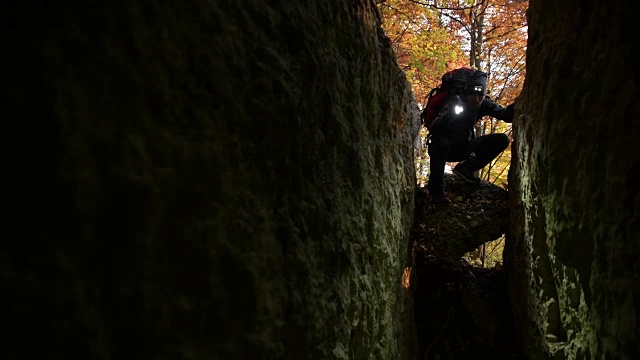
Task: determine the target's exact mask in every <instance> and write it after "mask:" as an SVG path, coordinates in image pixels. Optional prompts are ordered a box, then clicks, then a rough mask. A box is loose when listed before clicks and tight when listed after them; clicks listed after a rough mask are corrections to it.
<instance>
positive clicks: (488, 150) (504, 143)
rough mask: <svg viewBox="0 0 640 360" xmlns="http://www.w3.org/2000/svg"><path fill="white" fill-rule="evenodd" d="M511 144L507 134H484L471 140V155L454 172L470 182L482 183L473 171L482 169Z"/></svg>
mask: <svg viewBox="0 0 640 360" xmlns="http://www.w3.org/2000/svg"><path fill="white" fill-rule="evenodd" d="M508 146H509V137H508V136H507V135H505V134H489V135H483V136H480V137H478V138H476V139H474V140H473V141H472V142H471V156H470V157H469V158H468V159H467V160H465V161H463V162H461V163H459V164H458V165H456V167H455V168H454V169H453V172H454V173H455V174H456V175H459V176H460V177H462V178H463V179H464V180H466V181H467V182H470V183H474V184H478V183H480V178H478V177H476V176H475V175H474V174H473V173H474V172H475V171H477V170H480V169H482V168H483V167H485V166H486V165H487V164H488V163H490V162H491V160H493V159H495V158H496V156H498V155H499V154H500V153H501V152H503V151H504V150H505V149H506V148H507V147H508Z"/></svg>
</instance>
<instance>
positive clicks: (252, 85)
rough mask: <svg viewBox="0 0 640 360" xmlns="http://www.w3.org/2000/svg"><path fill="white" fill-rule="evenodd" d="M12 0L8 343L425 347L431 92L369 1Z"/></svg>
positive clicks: (122, 353) (72, 351) (16, 350)
mask: <svg viewBox="0 0 640 360" xmlns="http://www.w3.org/2000/svg"><path fill="white" fill-rule="evenodd" d="M94 3H95V4H94ZM16 8H17V9H16V10H15V11H13V10H12V19H11V22H10V24H11V26H9V28H12V34H15V37H14V36H12V39H11V40H15V41H16V42H19V43H20V46H16V49H20V51H17V50H16V51H13V50H12V51H11V52H12V53H13V54H14V56H11V57H10V59H8V60H9V61H11V62H12V63H11V65H10V66H8V68H10V69H11V71H10V72H9V73H8V76H9V79H8V80H7V84H8V85H7V87H8V88H9V93H10V94H11V95H10V100H11V105H10V106H9V108H8V112H9V113H10V116H9V120H8V121H7V123H9V124H10V125H9V126H10V128H9V130H8V131H7V133H8V134H9V135H8V138H14V139H16V141H15V143H11V145H14V146H15V147H14V148H12V149H11V151H9V152H7V153H9V154H15V156H16V158H15V159H12V161H10V163H11V165H13V167H12V169H13V168H15V169H13V170H12V171H11V175H10V176H13V177H14V178H13V179H11V181H10V182H11V183H13V184H15V185H14V186H15V189H11V191H8V193H9V195H8V196H9V200H8V203H9V204H11V205H10V207H11V215H10V216H11V217H10V219H9V223H11V224H13V226H15V229H16V231H15V233H16V234H20V235H19V236H20V237H19V238H17V239H18V240H15V244H16V246H15V247H13V248H12V249H11V251H9V252H8V253H7V254H6V256H5V255H3V256H2V264H1V265H2V267H1V268H2V275H3V276H4V277H5V279H4V280H5V281H6V283H7V284H9V288H11V289H13V290H14V291H15V294H17V295H16V301H15V304H11V305H10V306H9V307H8V308H7V309H5V310H6V313H7V314H9V315H8V317H9V319H6V325H7V327H9V328H14V327H15V328H16V329H17V328H19V327H21V326H23V325H24V326H23V327H26V329H25V330H24V331H21V330H20V331H18V330H16V331H14V332H13V333H14V334H16V337H17V338H19V339H20V340H24V341H25V342H26V343H25V344H22V343H20V342H19V341H13V340H14V339H9V341H8V343H9V344H12V348H10V349H5V350H6V351H7V352H8V353H10V354H14V358H15V359H24V358H48V357H50V356H51V353H55V354H56V357H59V358H68V359H105V360H107V359H128V358H154V359H296V360H298V359H398V360H403V359H412V358H414V356H413V355H414V354H413V348H412V346H411V343H412V336H413V335H414V333H415V332H414V331H413V330H412V326H413V325H412V319H411V311H410V310H411V307H410V300H411V299H410V293H409V291H408V289H404V288H403V287H402V283H401V278H402V274H403V272H404V271H405V269H407V268H410V267H411V263H412V260H413V259H412V258H411V256H410V249H411V244H410V239H409V229H410V227H411V223H412V213H413V191H414V187H415V169H414V164H413V148H412V144H413V140H414V138H415V135H416V134H417V132H418V123H419V120H418V117H417V114H418V109H417V105H416V103H415V101H414V99H413V96H412V92H411V87H410V85H409V83H408V82H407V80H406V77H405V76H404V74H403V73H402V71H401V70H400V68H399V67H398V65H397V63H396V59H395V57H394V54H393V52H392V50H391V46H390V41H389V39H388V38H386V36H385V35H384V32H383V31H382V29H381V27H380V19H379V15H378V13H377V9H376V7H375V3H374V2H372V1H369V0H355V1H349V2H345V1H337V0H333V1H312V2H297V1H266V0H255V1H195V2H193V1H192V2H175V3H171V4H169V3H166V4H159V3H154V2H149V1H136V0H133V1H128V2H126V4H124V3H121V2H104V3H101V4H97V3H96V2H93V3H92V4H82V5H80V4H78V2H73V1H71V2H52V3H50V4H47V6H46V7H44V8H36V4H31V3H20V4H18V5H16ZM45 11H46V12H45ZM20 36H22V38H18V37H20ZM30 328H32V329H30Z"/></svg>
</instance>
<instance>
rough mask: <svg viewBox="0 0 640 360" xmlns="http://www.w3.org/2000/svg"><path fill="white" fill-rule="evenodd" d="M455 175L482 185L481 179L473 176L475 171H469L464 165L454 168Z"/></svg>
mask: <svg viewBox="0 0 640 360" xmlns="http://www.w3.org/2000/svg"><path fill="white" fill-rule="evenodd" d="M453 173H454V174H456V175H458V176H460V177H461V178H462V179H463V180H464V181H466V182H468V183H472V184H480V178H479V177H476V176H474V175H473V171H470V170H468V169H467V168H466V167H465V166H464V163H459V164H458V165H456V166H455V167H454V168H453Z"/></svg>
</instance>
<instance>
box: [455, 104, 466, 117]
mask: <svg viewBox="0 0 640 360" xmlns="http://www.w3.org/2000/svg"><path fill="white" fill-rule="evenodd" d="M453 111H454V112H455V113H456V115H458V114H460V113H461V112H463V111H464V109H463V108H462V106H460V105H456V107H454V108H453Z"/></svg>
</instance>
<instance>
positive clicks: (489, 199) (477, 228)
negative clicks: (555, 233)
mask: <svg viewBox="0 0 640 360" xmlns="http://www.w3.org/2000/svg"><path fill="white" fill-rule="evenodd" d="M445 189H446V195H447V196H448V197H449V198H450V199H451V204H449V205H447V206H436V205H433V204H432V203H431V197H430V196H429V193H428V191H427V190H426V188H417V189H416V193H415V197H416V199H415V204H416V208H415V220H414V221H415V224H414V229H413V231H414V232H417V233H416V234H415V238H416V239H417V241H418V244H419V246H421V247H423V248H424V251H425V252H427V253H429V254H432V255H435V256H438V257H443V258H448V259H453V260H458V259H460V258H461V257H462V255H464V254H465V253H467V252H470V251H473V250H474V249H476V248H478V246H480V245H482V244H484V243H486V242H489V241H493V240H496V239H498V238H500V237H501V236H502V235H504V234H505V232H506V231H507V226H508V223H509V209H508V193H507V191H506V190H504V189H503V188H501V187H499V186H496V185H493V184H491V183H488V182H486V181H482V182H481V183H480V184H478V185H475V184H470V183H468V182H466V181H464V180H462V179H460V178H459V177H458V176H456V175H452V174H445Z"/></svg>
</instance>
